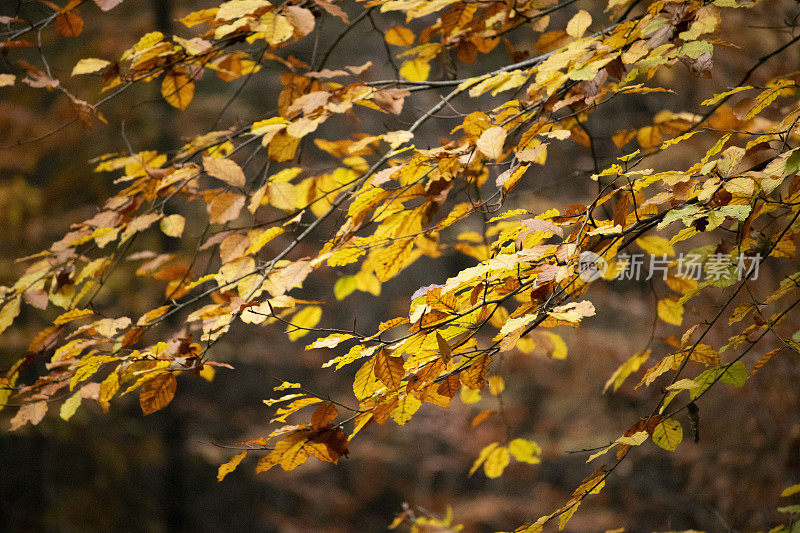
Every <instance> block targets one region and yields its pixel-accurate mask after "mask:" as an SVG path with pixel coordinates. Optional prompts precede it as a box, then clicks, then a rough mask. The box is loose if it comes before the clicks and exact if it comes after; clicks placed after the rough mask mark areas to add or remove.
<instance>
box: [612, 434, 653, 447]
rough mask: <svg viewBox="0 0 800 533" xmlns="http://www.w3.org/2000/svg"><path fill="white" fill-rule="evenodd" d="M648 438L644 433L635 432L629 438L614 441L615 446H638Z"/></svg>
mask: <svg viewBox="0 0 800 533" xmlns="http://www.w3.org/2000/svg"><path fill="white" fill-rule="evenodd" d="M648 437H649V435H648V433H647V432H646V431H637V432H636V433H634V434H633V435H631V436H629V437H620V438H618V439H617V440H616V441H614V442H616V443H617V444H624V445H626V446H639V445H640V444H642V443H643V442H644V441H646V440H647V438H648Z"/></svg>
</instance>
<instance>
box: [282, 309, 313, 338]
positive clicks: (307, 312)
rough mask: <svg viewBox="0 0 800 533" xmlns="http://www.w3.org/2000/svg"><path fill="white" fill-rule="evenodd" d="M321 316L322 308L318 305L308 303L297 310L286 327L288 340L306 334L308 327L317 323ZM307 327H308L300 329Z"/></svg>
mask: <svg viewBox="0 0 800 533" xmlns="http://www.w3.org/2000/svg"><path fill="white" fill-rule="evenodd" d="M320 318H322V308H321V307H320V306H318V305H310V306H308V307H304V308H303V309H301V310H300V311H298V312H297V313H296V314H295V315H294V316H293V317H292V319H291V321H290V322H291V324H290V325H289V326H287V327H286V333H287V334H288V336H289V340H290V341H296V340H297V339H299V338H300V337H303V336H304V335H307V334H308V332H309V329H310V328H313V327H314V326H316V325H317V323H318V322H319V320H320ZM300 328H308V329H300Z"/></svg>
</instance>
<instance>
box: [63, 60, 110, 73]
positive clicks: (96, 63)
mask: <svg viewBox="0 0 800 533" xmlns="http://www.w3.org/2000/svg"><path fill="white" fill-rule="evenodd" d="M110 64H111V62H110V61H106V60H105V59H94V58H88V59H81V60H80V61H78V63H77V64H76V65H75V67H74V68H73V69H72V75H73V76H77V75H79V74H91V73H92V72H97V71H98V70H100V69H103V68H105V67H107V66H108V65H110Z"/></svg>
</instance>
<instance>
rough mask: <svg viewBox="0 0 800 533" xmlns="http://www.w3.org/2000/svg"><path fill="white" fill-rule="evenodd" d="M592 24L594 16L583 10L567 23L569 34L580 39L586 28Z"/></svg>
mask: <svg viewBox="0 0 800 533" xmlns="http://www.w3.org/2000/svg"><path fill="white" fill-rule="evenodd" d="M591 24H592V16H591V15H590V14H589V13H587V12H586V11H584V10H583V9H581V10H580V11H578V12H577V13H576V14H575V15H574V16H573V17H572V18H571V19H570V21H569V22H568V23H567V33H568V34H569V36H570V37H574V38H576V39H580V38H581V37H583V34H584V32H585V31H586V28H588V27H589V26H590V25H591Z"/></svg>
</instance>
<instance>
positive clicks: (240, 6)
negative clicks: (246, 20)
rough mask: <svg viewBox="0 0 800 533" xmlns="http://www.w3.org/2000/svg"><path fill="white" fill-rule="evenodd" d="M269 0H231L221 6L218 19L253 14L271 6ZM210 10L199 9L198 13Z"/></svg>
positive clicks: (217, 14)
mask: <svg viewBox="0 0 800 533" xmlns="http://www.w3.org/2000/svg"><path fill="white" fill-rule="evenodd" d="M271 5H272V4H270V3H269V2H268V1H267V0H230V1H228V2H224V3H223V4H222V5H220V6H219V9H218V10H217V12H216V19H217V20H234V19H238V18H241V17H244V16H247V15H252V14H253V13H255V12H256V11H258V10H259V9H261V8H264V7H270V6H271ZM208 11H210V10H203V11H198V12H197V13H198V14H205V13H207V12H208Z"/></svg>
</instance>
